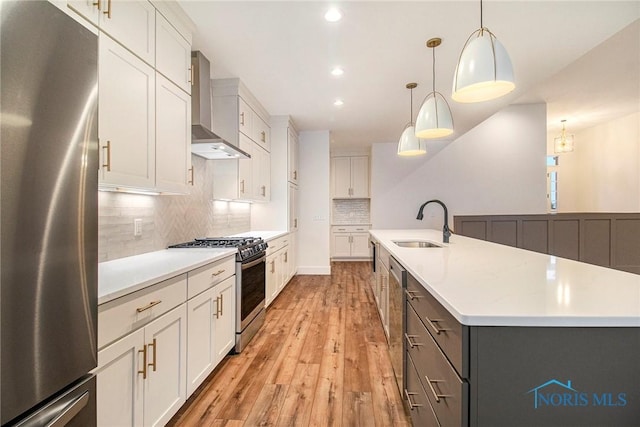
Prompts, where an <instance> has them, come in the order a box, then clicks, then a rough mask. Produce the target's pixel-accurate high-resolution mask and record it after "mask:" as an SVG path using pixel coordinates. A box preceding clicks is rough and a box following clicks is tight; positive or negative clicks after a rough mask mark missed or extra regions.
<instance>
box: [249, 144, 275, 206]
mask: <svg viewBox="0 0 640 427" xmlns="http://www.w3.org/2000/svg"><path fill="white" fill-rule="evenodd" d="M251 157H252V158H251V160H252V165H253V200H256V201H260V202H266V201H268V200H269V199H270V197H271V188H270V185H269V183H270V177H271V157H270V156H269V153H268V152H267V151H265V150H264V149H263V148H261V147H260V146H258V145H257V144H255V145H254V146H253V152H252V154H251Z"/></svg>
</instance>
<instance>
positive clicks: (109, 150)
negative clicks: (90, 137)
mask: <svg viewBox="0 0 640 427" xmlns="http://www.w3.org/2000/svg"><path fill="white" fill-rule="evenodd" d="M102 149H103V150H105V149H106V150H107V154H106V155H105V159H106V160H107V162H106V163H104V162H103V163H102V167H103V168H106V169H107V172H111V141H109V140H107V145H103V146H102Z"/></svg>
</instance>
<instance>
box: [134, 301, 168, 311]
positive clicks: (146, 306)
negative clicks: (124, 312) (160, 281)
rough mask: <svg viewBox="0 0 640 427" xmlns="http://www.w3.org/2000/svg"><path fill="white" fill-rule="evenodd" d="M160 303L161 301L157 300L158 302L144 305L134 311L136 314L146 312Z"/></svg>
mask: <svg viewBox="0 0 640 427" xmlns="http://www.w3.org/2000/svg"><path fill="white" fill-rule="evenodd" d="M161 302H162V300H160V299H159V300H158V301H151V302H150V303H149V304H147V305H145V306H144V307H138V308H136V311H137V312H138V313H142V312H143V311H147V310H149V309H150V308H151V307H153V306H156V305H158V304H160V303H161Z"/></svg>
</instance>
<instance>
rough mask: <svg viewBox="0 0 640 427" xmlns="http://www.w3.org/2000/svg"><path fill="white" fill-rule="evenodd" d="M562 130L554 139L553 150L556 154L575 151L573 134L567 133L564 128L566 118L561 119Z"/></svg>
mask: <svg viewBox="0 0 640 427" xmlns="http://www.w3.org/2000/svg"><path fill="white" fill-rule="evenodd" d="M561 122H562V132H560V136H558V137H555V138H554V139H553V152H554V153H556V154H562V153H570V152H571V151H573V135H567V134H566V130H565V128H564V123H565V122H566V120H561Z"/></svg>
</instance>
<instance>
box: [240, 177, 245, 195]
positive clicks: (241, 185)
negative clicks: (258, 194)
mask: <svg viewBox="0 0 640 427" xmlns="http://www.w3.org/2000/svg"><path fill="white" fill-rule="evenodd" d="M240 192H241V193H242V194H244V179H243V180H241V181H240Z"/></svg>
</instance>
